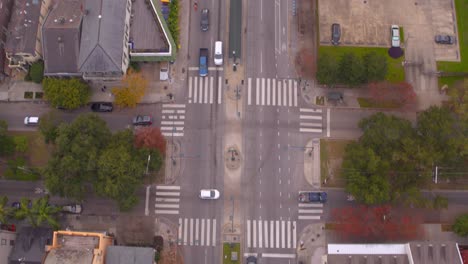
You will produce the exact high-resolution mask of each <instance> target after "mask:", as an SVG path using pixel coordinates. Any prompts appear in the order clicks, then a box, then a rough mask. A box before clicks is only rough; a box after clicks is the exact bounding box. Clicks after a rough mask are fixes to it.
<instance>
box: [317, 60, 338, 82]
mask: <svg viewBox="0 0 468 264" xmlns="http://www.w3.org/2000/svg"><path fill="white" fill-rule="evenodd" d="M316 77H317V81H318V82H319V83H321V84H325V85H327V86H330V87H333V86H334V85H335V84H337V83H338V81H339V78H338V62H337V60H336V59H335V57H332V56H330V55H328V54H321V55H320V56H319V58H318V62H317V73H316Z"/></svg>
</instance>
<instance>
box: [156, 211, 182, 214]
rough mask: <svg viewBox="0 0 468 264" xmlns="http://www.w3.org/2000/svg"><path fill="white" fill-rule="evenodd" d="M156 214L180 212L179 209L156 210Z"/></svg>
mask: <svg viewBox="0 0 468 264" xmlns="http://www.w3.org/2000/svg"><path fill="white" fill-rule="evenodd" d="M154 213H155V214H179V210H154Z"/></svg>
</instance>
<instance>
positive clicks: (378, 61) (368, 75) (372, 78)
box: [363, 51, 388, 82]
mask: <svg viewBox="0 0 468 264" xmlns="http://www.w3.org/2000/svg"><path fill="white" fill-rule="evenodd" d="M363 61H364V67H365V81H366V82H377V81H383V80H385V76H386V75H387V71H388V62H387V58H386V57H385V56H384V55H382V54H378V53H377V52H375V51H371V52H368V53H366V54H365V55H364V56H363Z"/></svg>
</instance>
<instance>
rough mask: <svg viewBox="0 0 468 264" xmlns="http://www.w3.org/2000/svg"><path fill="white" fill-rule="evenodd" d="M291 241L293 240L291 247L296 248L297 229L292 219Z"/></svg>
mask: <svg viewBox="0 0 468 264" xmlns="http://www.w3.org/2000/svg"><path fill="white" fill-rule="evenodd" d="M292 232H293V233H292V242H293V246H292V247H293V248H296V236H297V234H296V232H297V229H296V221H293V222H292Z"/></svg>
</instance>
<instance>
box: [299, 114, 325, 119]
mask: <svg viewBox="0 0 468 264" xmlns="http://www.w3.org/2000/svg"><path fill="white" fill-rule="evenodd" d="M299 119H311V120H322V116H311V115H299Z"/></svg>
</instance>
